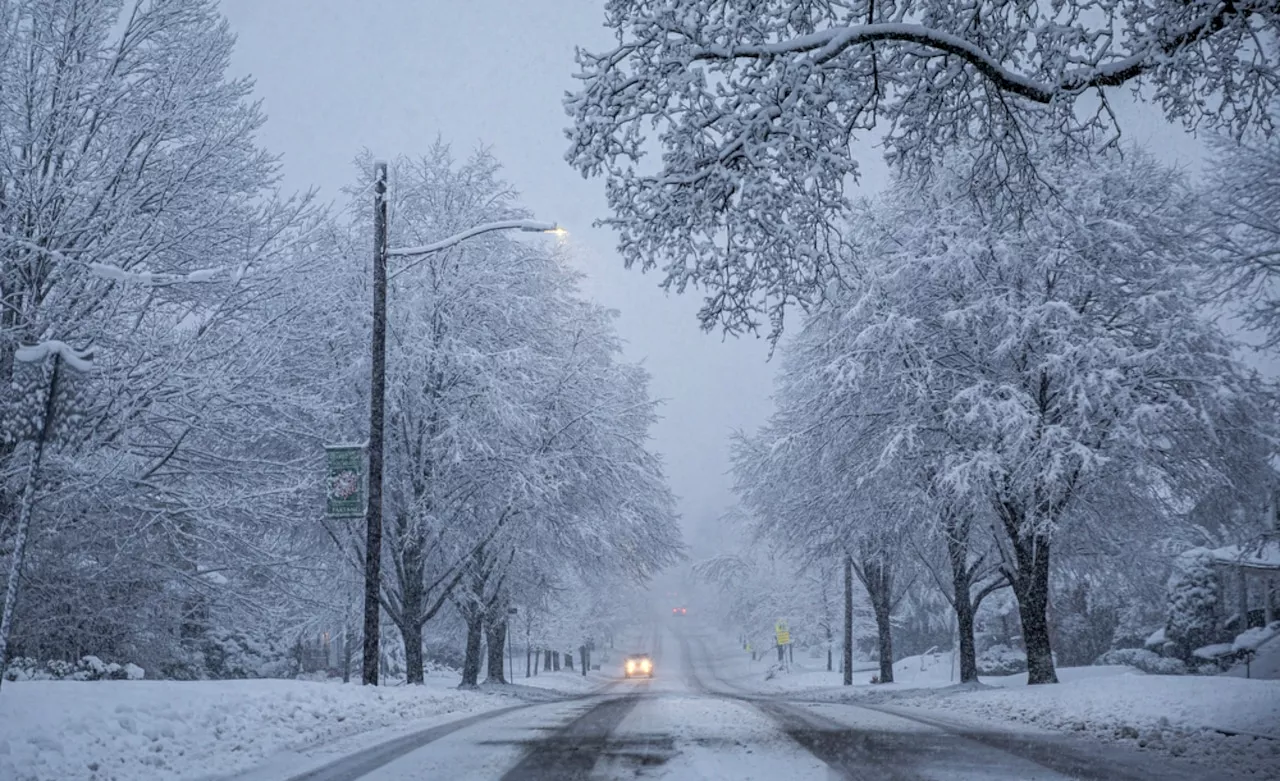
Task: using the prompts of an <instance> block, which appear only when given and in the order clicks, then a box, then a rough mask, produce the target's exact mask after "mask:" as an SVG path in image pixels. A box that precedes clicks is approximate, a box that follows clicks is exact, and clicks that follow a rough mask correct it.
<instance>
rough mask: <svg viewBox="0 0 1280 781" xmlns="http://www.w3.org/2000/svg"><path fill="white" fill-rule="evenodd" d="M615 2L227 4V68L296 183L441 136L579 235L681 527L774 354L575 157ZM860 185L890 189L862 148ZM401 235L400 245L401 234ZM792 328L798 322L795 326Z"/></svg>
mask: <svg viewBox="0 0 1280 781" xmlns="http://www.w3.org/2000/svg"><path fill="white" fill-rule="evenodd" d="M603 6H604V3H603V0H467V1H466V2H457V1H456V0H382V1H381V2H378V3H367V2H355V0H223V10H224V13H225V14H226V15H227V17H228V19H229V20H230V22H231V25H232V27H233V29H234V30H235V32H236V34H237V35H238V37H239V45H238V46H237V49H236V55H235V58H234V61H233V64H232V67H233V70H234V71H235V73H236V74H237V75H245V74H248V75H252V76H253V77H254V78H255V79H256V81H257V96H258V97H259V98H260V99H262V101H263V103H264V105H265V109H266V112H267V115H268V117H269V119H268V122H267V125H266V128H265V129H264V131H263V133H262V135H261V141H262V143H263V144H264V145H265V146H266V147H267V148H269V149H271V150H272V151H274V152H277V153H280V154H282V155H283V156H284V173H285V183H286V185H287V186H288V187H289V188H296V189H305V188H307V187H312V186H315V187H318V188H319V189H320V193H321V196H322V198H324V199H325V200H332V199H334V198H336V197H337V194H338V189H339V188H340V187H342V186H343V185H345V184H347V183H348V182H350V181H351V180H352V179H353V178H354V175H355V172H354V170H353V168H352V166H351V160H352V158H353V157H354V156H355V155H356V153H357V152H358V151H359V150H360V149H361V148H364V147H367V148H368V149H369V150H370V151H372V152H373V153H374V154H375V155H377V156H378V157H381V158H384V159H385V158H390V157H393V156H395V155H397V154H400V153H406V154H415V153H419V152H423V151H425V150H426V149H427V148H428V147H429V145H430V144H431V143H432V141H433V140H434V139H435V138H436V137H437V135H439V136H440V137H442V138H443V139H444V140H445V141H447V142H449V143H451V144H452V145H453V146H454V150H455V152H456V153H457V155H458V156H459V157H465V156H466V155H467V153H468V152H470V151H471V150H472V149H474V148H475V147H477V146H479V145H488V146H490V147H491V148H492V150H493V152H494V154H495V155H496V156H497V158H498V159H499V160H500V161H502V163H503V164H504V166H505V168H506V176H507V178H508V180H509V181H511V182H512V183H513V184H514V185H515V186H516V188H517V189H519V190H520V191H521V193H522V194H523V201H524V203H525V205H526V206H527V207H528V208H530V209H531V210H532V211H533V212H534V213H535V214H536V215H537V217H538V218H539V219H544V220H555V221H558V222H559V223H560V224H561V225H563V226H565V227H566V228H568V229H569V230H570V231H571V239H570V241H571V245H572V247H573V250H574V253H575V257H576V259H577V262H578V263H579V265H580V266H581V268H582V270H583V271H584V272H586V273H587V275H588V280H587V289H586V293H587V294H588V295H589V296H591V297H592V298H594V299H596V300H597V301H600V302H601V303H603V304H605V305H606V306H610V307H613V308H615V309H617V310H619V311H620V312H621V319H620V322H619V330H620V331H621V333H622V336H623V338H624V339H626V341H627V345H628V346H627V354H628V358H630V359H631V360H643V361H644V362H645V364H646V366H647V367H648V369H649V371H650V372H651V374H652V375H653V388H652V390H653V393H654V395H655V396H657V397H659V398H662V399H665V406H664V409H663V415H664V418H663V421H662V423H661V424H660V425H659V426H658V428H657V431H656V432H655V433H656V441H655V445H656V449H657V450H659V451H660V452H661V453H662V454H663V455H664V457H665V459H666V463H667V470H668V474H669V476H670V480H671V485H672V488H673V490H675V492H676V493H677V494H678V495H679V496H680V498H681V502H680V509H681V512H682V514H683V515H684V516H685V525H686V528H690V527H696V526H698V525H701V522H702V521H704V520H706V519H707V518H708V517H710V516H714V515H717V514H719V513H720V512H721V511H723V509H724V508H725V507H726V506H727V505H728V504H729V503H731V502H732V496H731V494H730V490H729V487H730V481H729V478H728V476H727V475H726V470H727V468H728V435H729V433H730V432H731V431H732V430H733V429H735V428H745V429H751V428H754V427H756V426H758V425H759V424H760V423H762V422H763V421H764V420H765V418H766V417H767V416H768V413H769V410H770V402H769V393H770V388H771V378H772V373H773V370H774V368H775V366H776V363H768V362H767V361H766V358H767V355H768V350H767V345H766V344H765V342H764V340H762V339H755V338H752V337H747V338H744V339H736V340H735V339H729V340H723V339H722V338H721V337H720V335H719V334H705V333H703V332H701V331H700V330H699V329H698V326H697V323H696V321H695V319H694V313H695V312H696V310H697V308H698V304H699V301H700V299H699V297H698V296H697V295H696V294H692V293H690V294H686V295H685V296H683V297H681V296H676V295H674V294H673V295H670V296H667V295H666V294H664V293H662V292H661V290H659V288H658V277H656V276H653V275H641V274H640V272H639V271H638V270H633V271H626V270H625V269H623V267H622V262H621V260H620V259H619V258H618V256H617V254H616V253H615V252H614V250H613V236H612V233H611V232H609V231H607V230H603V229H597V228H592V227H591V222H592V221H593V220H594V219H595V218H598V217H601V216H604V214H605V202H604V194H603V185H602V184H601V182H599V181H598V180H592V181H587V180H584V179H582V177H580V176H579V175H578V174H577V173H576V172H574V171H573V170H572V169H571V168H570V167H569V166H568V164H566V163H565V162H564V151H565V148H566V142H565V139H564V135H563V129H564V127H565V125H566V124H567V118H566V116H565V114H564V110H563V108H562V99H563V95H564V93H565V91H566V90H570V89H573V87H574V84H575V81H574V79H573V78H572V73H573V71H574V63H573V50H574V46H583V47H585V48H588V49H601V48H606V47H608V46H610V44H611V43H612V38H611V37H610V35H609V33H608V31H606V30H605V29H604V28H603V27H602V26H601V22H602V20H603V18H604V10H603ZM1126 113H1128V114H1129V115H1130V116H1129V117H1128V121H1127V122H1126V126H1125V131H1126V134H1127V136H1128V138H1130V139H1135V140H1138V141H1140V142H1143V143H1145V144H1148V145H1150V146H1151V148H1153V149H1154V150H1155V151H1156V152H1157V153H1158V154H1159V155H1160V156H1161V157H1163V158H1165V159H1166V160H1169V161H1171V162H1172V161H1177V162H1180V163H1182V164H1186V165H1190V166H1192V167H1195V166H1196V165H1197V163H1198V158H1199V145H1198V143H1197V142H1196V141H1195V140H1194V139H1192V138H1190V137H1189V136H1187V135H1186V134H1185V133H1183V132H1182V131H1181V130H1180V129H1177V128H1172V127H1169V126H1168V125H1165V124H1164V123H1163V122H1162V121H1160V120H1159V119H1158V117H1155V116H1154V115H1153V113H1152V112H1150V111H1146V112H1143V111H1137V112H1135V111H1134V110H1133V109H1130V110H1129V111H1128V112H1126ZM863 162H864V165H865V167H866V168H865V170H866V174H865V176H864V181H863V187H864V188H866V189H867V190H868V191H870V190H874V189H876V188H878V187H879V186H881V185H882V183H883V181H884V169H883V166H882V165H881V164H880V163H879V160H878V156H877V155H876V154H875V153H874V152H872V151H870V150H868V154H867V156H866V159H864V161H863ZM392 244H393V246H394V244H395V239H394V236H393V237H392ZM793 322H794V321H793Z"/></svg>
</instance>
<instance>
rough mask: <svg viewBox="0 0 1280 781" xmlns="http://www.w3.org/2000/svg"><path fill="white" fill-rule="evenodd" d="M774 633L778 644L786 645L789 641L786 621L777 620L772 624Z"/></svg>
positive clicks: (788, 629) (789, 633) (789, 636)
mask: <svg viewBox="0 0 1280 781" xmlns="http://www.w3.org/2000/svg"><path fill="white" fill-rule="evenodd" d="M773 631H774V634H776V635H777V637H778V645H788V644H790V642H791V629H790V628H789V627H788V626H787V622H786V621H779V622H778V623H776V624H774V626H773Z"/></svg>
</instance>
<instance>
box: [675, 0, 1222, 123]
mask: <svg viewBox="0 0 1280 781" xmlns="http://www.w3.org/2000/svg"><path fill="white" fill-rule="evenodd" d="M1239 13H1242V12H1241V11H1240V10H1239V9H1237V8H1235V7H1234V6H1233V5H1232V4H1231V3H1222V4H1220V5H1219V6H1218V7H1217V8H1216V9H1215V10H1214V11H1213V12H1212V13H1210V14H1207V15H1205V16H1204V17H1201V18H1200V19H1198V20H1197V21H1196V23H1195V24H1193V25H1191V26H1190V27H1187V28H1185V29H1183V30H1181V31H1179V32H1178V33H1175V34H1174V35H1171V36H1168V37H1167V38H1166V39H1165V40H1162V41H1155V42H1153V43H1152V44H1151V45H1150V46H1149V47H1148V48H1147V49H1146V50H1143V51H1139V52H1135V53H1134V54H1132V55H1131V56H1128V57H1124V58H1122V59H1118V60H1115V61H1113V62H1108V63H1105V64H1099V65H1097V66H1091V67H1082V68H1076V69H1073V70H1068V71H1066V72H1064V73H1063V74H1062V75H1061V77H1060V78H1059V80H1058V83H1057V84H1049V83H1047V82H1043V81H1038V80H1036V79H1033V78H1030V77H1028V76H1026V75H1023V74H1021V73H1017V72H1015V71H1012V70H1009V69H1008V68H1006V67H1004V66H1003V65H1001V64H1000V62H999V61H998V60H996V58H994V57H992V56H991V54H989V53H988V52H987V51H985V50H984V49H983V48H982V47H981V46H978V45H977V44H975V43H972V42H971V41H967V40H965V39H964V38H961V37H960V36H958V35H953V34H951V33H948V32H945V31H943V30H938V29H935V28H932V27H926V26H924V25H919V24H903V23H884V24H855V25H849V26H845V27H835V28H831V29H827V30H819V31H817V32H813V33H809V34H807V35H801V36H798V37H795V38H792V39H790V40H786V41H779V42H776V43H767V44H759V45H745V46H709V47H706V48H702V49H699V50H697V51H695V53H694V54H693V55H692V57H691V58H690V59H691V61H695V62H696V61H699V60H733V59H768V58H772V57H781V56H785V55H788V54H803V53H806V52H815V54H814V55H813V57H812V61H813V64H814V65H822V64H824V63H826V62H829V61H830V60H833V59H835V58H836V57H838V56H840V54H842V53H843V52H844V51H846V50H847V49H849V48H850V47H852V46H857V45H859V44H864V43H874V42H876V41H896V42H903V43H918V44H921V45H923V46H928V47H929V48H931V49H935V50H937V51H940V52H946V53H947V54H954V55H956V56H957V57H960V58H961V59H963V60H964V61H965V62H967V63H969V64H970V65H972V66H973V67H974V68H975V69H976V70H977V71H978V72H979V73H981V74H982V75H983V76H985V77H986V78H987V79H989V80H990V81H991V82H992V83H993V84H995V85H996V87H998V88H999V89H1000V90H1002V91H1005V92H1010V93H1013V94H1015V95H1020V96H1022V97H1024V98H1028V99H1030V100H1033V101H1035V102H1037V103H1044V104H1048V103H1051V102H1052V101H1053V100H1054V98H1055V97H1057V96H1059V95H1062V94H1063V93H1076V92H1080V91H1082V90H1086V89H1090V88H1094V87H1114V86H1119V85H1121V84H1124V83H1125V82H1127V81H1129V80H1131V79H1133V78H1135V77H1137V76H1139V75H1141V74H1142V73H1143V72H1144V71H1146V70H1149V69H1150V68H1152V67H1154V66H1155V64H1156V63H1157V62H1158V61H1159V60H1160V58H1161V57H1162V56H1168V55H1172V54H1173V53H1175V52H1177V51H1179V50H1180V49H1182V48H1184V47H1186V46H1187V45H1189V44H1191V43H1192V42H1194V41H1196V40H1197V39H1199V38H1202V37H1204V36H1207V35H1211V34H1213V33H1215V32H1217V31H1218V30H1220V29H1221V28H1222V26H1223V25H1224V24H1225V23H1226V19H1227V17H1228V16H1231V15H1235V14H1239Z"/></svg>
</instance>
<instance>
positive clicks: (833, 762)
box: [298, 627, 1227, 781]
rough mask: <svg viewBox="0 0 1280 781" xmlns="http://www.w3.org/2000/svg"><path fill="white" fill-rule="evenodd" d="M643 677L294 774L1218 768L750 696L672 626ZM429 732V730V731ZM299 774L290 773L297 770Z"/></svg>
mask: <svg viewBox="0 0 1280 781" xmlns="http://www.w3.org/2000/svg"><path fill="white" fill-rule="evenodd" d="M635 650H648V651H650V652H651V653H652V654H653V657H654V660H655V677H654V678H653V679H652V680H645V679H639V680H620V681H617V682H616V683H614V684H611V685H609V686H608V687H606V690H604V691H601V692H599V693H597V694H594V695H590V696H585V697H579V698H575V699H572V700H564V701H561V702H559V703H551V704H545V703H544V704H534V705H528V706H517V707H515V708H507V709H504V710H503V711H500V712H493V713H490V714H482V715H480V716H476V717H471V718H469V719H465V720H462V721H460V722H455V723H454V724H451V725H442V727H438V728H435V729H436V731H437V732H438V733H439V734H434V735H428V734H427V733H421V734H420V735H417V736H410V738H413V739H409V738H406V739H404V743H403V745H401V746H398V747H395V746H390V745H386V746H383V747H376V748H375V749H371V750H368V751H366V752H361V755H357V756H353V757H348V758H346V759H345V760H344V762H345V766H343V763H342V762H340V763H335V764H334V765H331V766H329V767H328V768H326V769H325V771H327V772H320V773H316V774H314V775H309V776H306V777H305V778H306V779H307V781H355V779H370V780H374V781H410V780H417V779H451V780H452V779H460V780H461V779H475V780H476V781H481V780H482V779H483V780H485V781H488V780H490V779H503V781H525V780H526V779H527V780H528V781H551V780H552V779H555V780H556V781H576V780H584V779H593V780H596V779H669V780H671V781H684V779H719V778H724V779H733V781H750V780H751V779H769V781H806V780H807V779H822V780H823V781H826V780H827V779H857V780H859V781H862V780H865V781H873V780H874V781H881V780H882V779H883V780H885V781H924V780H928V781H1030V780H1033V779H1034V780H1035V781H1063V780H1064V779H1080V780H1082V781H1112V780H1113V779H1114V780H1115V781H1192V780H1193V779H1194V780H1197V781H1198V780H1199V779H1210V778H1212V779H1215V780H1217V779H1224V781H1225V779H1226V778H1227V777H1226V776H1224V775H1221V774H1206V773H1204V772H1196V771H1191V770H1187V769H1185V767H1184V766H1177V767H1174V766H1167V765H1165V764H1163V763H1162V762H1161V761H1160V760H1158V759H1156V758H1154V757H1152V756H1151V755H1149V754H1141V753H1138V752H1133V751H1126V750H1123V749H1120V748H1117V747H1113V746H1105V745H1099V744H1095V743H1090V742H1085V741H1082V740H1077V739H1074V738H1071V737H1067V736H1059V735H1049V734H1039V733H1033V732H1028V733H1013V732H1009V731H1005V730H997V729H994V728H993V729H990V730H987V729H980V728H974V727H973V726H971V725H964V724H957V723H953V722H948V721H945V720H944V719H943V718H942V717H941V716H938V717H933V716H931V715H930V714H928V713H923V714H922V713H920V712H904V711H900V710H895V709H893V708H890V707H880V706H874V705H864V704H850V703H847V702H840V703H833V702H806V701H802V700H801V699H799V698H795V699H793V698H785V699H784V698H778V697H768V696H762V695H759V694H753V693H751V692H749V691H744V690H742V689H740V688H737V687H736V686H735V685H734V684H733V683H732V682H731V681H726V680H724V679H723V678H722V677H720V675H719V668H720V665H719V664H718V663H717V660H716V657H715V653H714V652H713V650H712V649H711V648H710V647H709V646H708V644H707V643H705V642H703V640H702V638H700V637H698V636H697V635H696V634H693V633H691V632H686V631H681V629H680V628H679V627H676V628H674V629H671V628H669V629H666V630H663V631H660V632H657V633H656V634H655V635H654V639H653V640H652V641H651V643H650V647H649V648H640V649H635ZM428 732H430V731H428ZM298 781H301V779H298Z"/></svg>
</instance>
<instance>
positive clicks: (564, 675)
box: [512, 664, 617, 694]
mask: <svg viewBox="0 0 1280 781" xmlns="http://www.w3.org/2000/svg"><path fill="white" fill-rule="evenodd" d="M600 667H601V669H600V670H591V671H589V672H588V673H587V674H586V675H583V674H582V671H581V670H577V669H575V670H563V669H562V670H560V671H559V672H554V671H553V672H546V671H542V672H539V673H538V674H537V675H533V676H530V677H528V678H526V677H524V672H523V671H517V672H518V673H519V674H518V675H516V678H515V680H514V681H512V683H514V684H515V685H516V686H517V687H520V686H529V687H532V688H535V689H540V690H545V691H547V692H552V693H558V694H588V693H590V692H594V691H597V690H599V689H600V688H601V687H602V686H606V685H608V684H609V683H612V682H613V681H614V680H616V679H617V675H615V674H614V672H613V669H612V666H609V667H608V668H606V666H605V665H603V664H602V665H600ZM606 669H608V672H605V670H606Z"/></svg>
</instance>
